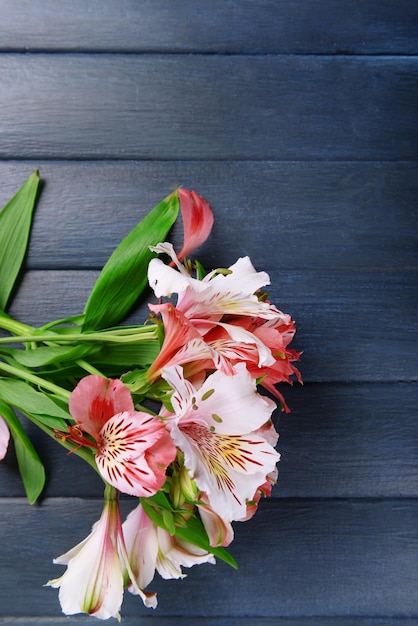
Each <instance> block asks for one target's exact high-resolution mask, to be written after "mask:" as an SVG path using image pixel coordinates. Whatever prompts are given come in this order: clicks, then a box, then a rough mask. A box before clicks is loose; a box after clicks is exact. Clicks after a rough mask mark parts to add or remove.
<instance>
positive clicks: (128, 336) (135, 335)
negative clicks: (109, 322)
mask: <svg viewBox="0 0 418 626" xmlns="http://www.w3.org/2000/svg"><path fill="white" fill-rule="evenodd" d="M0 327H1V325H0ZM138 331H139V332H138ZM138 331H136V332H129V333H125V334H120V333H117V332H115V331H113V332H107V331H104V332H97V333H71V334H68V335H60V334H57V333H44V334H39V335H38V334H36V333H34V334H31V335H19V337H18V340H19V343H32V342H36V343H53V344H58V345H59V344H66V343H74V342H77V343H96V342H99V343H131V344H133V343H137V342H140V341H146V340H149V339H157V333H156V330H155V329H154V328H151V329H149V328H146V329H144V330H142V329H138ZM9 343H16V337H0V344H9Z"/></svg>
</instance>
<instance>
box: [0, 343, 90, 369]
mask: <svg viewBox="0 0 418 626" xmlns="http://www.w3.org/2000/svg"><path fill="white" fill-rule="evenodd" d="M99 350H100V345H94V346H89V345H83V344H80V345H78V346H51V347H48V346H45V347H44V346H41V347H40V348H35V349H31V350H19V349H18V348H12V349H10V350H8V354H9V355H10V356H12V357H13V358H14V359H15V361H17V362H18V363H20V364H21V365H25V366H26V367H41V366H45V365H50V364H58V363H65V362H66V361H76V360H77V359H81V358H83V357H85V356H87V355H90V354H92V353H96V352H99Z"/></svg>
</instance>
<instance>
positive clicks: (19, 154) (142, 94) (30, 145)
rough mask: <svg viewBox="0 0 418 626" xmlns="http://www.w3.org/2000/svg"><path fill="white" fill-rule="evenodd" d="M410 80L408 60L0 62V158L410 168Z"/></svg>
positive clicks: (416, 125) (64, 58)
mask: <svg viewBox="0 0 418 626" xmlns="http://www.w3.org/2000/svg"><path fill="white" fill-rule="evenodd" d="M417 77H418V59H417V58H416V57H412V56H411V57H402V58H398V57H381V56H374V57H373V56H370V57H344V58H342V57H316V56H265V57H264V56H263V57H257V56H222V55H215V56H213V55H212V56H207V55H206V56H205V55H204V56H194V55H180V56H173V55H151V56H149V55H148V56H137V55H106V54H101V55H95V54H89V55H83V54H77V55H68V54H67V55H66V54H53V55H51V54H45V55H43V54H36V55H30V54H28V55H20V54H8V55H2V56H0V84H1V99H0V136H1V139H2V140H1V145H0V158H3V159H4V158H31V159H41V158H43V157H45V158H49V159H51V158H74V159H77V158H78V159H81V158H82V159H86V158H101V159H104V158H123V159H134V158H138V159H200V160H201V159H205V160H208V159H209V160H210V159H224V160H230V159H262V160H269V159H273V160H326V159H339V160H341V159H349V160H375V159H381V160H400V159H404V160H407V159H416V158H417V156H418V148H417V146H418V122H417V118H416V103H417V99H418V80H417ZM16 103H19V105H18V107H17V106H16Z"/></svg>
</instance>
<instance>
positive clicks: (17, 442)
mask: <svg viewBox="0 0 418 626" xmlns="http://www.w3.org/2000/svg"><path fill="white" fill-rule="evenodd" d="M0 414H1V415H2V416H3V417H4V419H5V420H6V422H7V423H8V425H9V428H10V432H11V435H12V437H13V442H14V446H15V451H16V457H17V462H18V465H19V471H20V475H21V477H22V481H23V485H24V487H25V491H26V495H27V497H28V500H29V502H30V503H31V504H33V503H34V502H35V501H36V500H37V498H38V497H39V495H40V494H41V492H42V489H43V488H44V485H45V469H44V466H43V464H42V461H41V459H40V458H39V456H38V453H37V452H36V450H35V448H34V447H33V445H32V442H31V441H30V439H29V437H28V436H27V434H26V433H25V431H24V430H23V427H22V424H21V423H20V422H19V420H18V418H17V417H16V414H15V412H14V411H13V409H12V408H11V407H10V406H8V405H7V404H5V403H4V402H1V401H0Z"/></svg>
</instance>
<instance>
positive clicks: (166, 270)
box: [148, 243, 283, 328]
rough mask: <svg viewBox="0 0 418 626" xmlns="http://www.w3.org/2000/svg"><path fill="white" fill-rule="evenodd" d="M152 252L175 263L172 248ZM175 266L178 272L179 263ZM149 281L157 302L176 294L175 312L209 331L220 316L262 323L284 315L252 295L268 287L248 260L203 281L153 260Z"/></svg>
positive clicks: (165, 246)
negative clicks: (257, 318)
mask: <svg viewBox="0 0 418 626" xmlns="http://www.w3.org/2000/svg"><path fill="white" fill-rule="evenodd" d="M153 250H154V251H156V252H164V253H168V254H170V255H171V257H172V258H173V261H175V262H176V257H175V253H174V251H173V250H172V246H171V244H166V243H164V244H159V245H158V246H155V247H153ZM176 265H177V268H178V269H180V267H179V263H178V261H177V263H176ZM148 281H149V284H150V286H151V288H152V289H153V291H154V293H155V295H156V296H157V298H161V297H163V296H171V295H172V294H173V293H176V294H178V300H177V305H176V308H177V309H178V310H179V311H181V312H182V313H183V314H184V315H185V316H186V317H187V318H188V319H189V320H191V321H192V322H193V324H194V325H195V326H196V327H199V326H203V327H205V326H206V327H208V328H210V327H211V325H210V322H213V321H219V320H220V319H221V318H222V316H223V315H250V316H257V317H260V318H262V319H276V318H277V317H278V316H282V315H283V313H281V311H279V310H278V309H276V307H274V306H273V305H271V304H269V303H267V302H263V301H261V300H259V299H258V298H257V296H256V295H255V292H256V291H257V290H259V289H260V288H261V287H263V286H264V285H269V284H270V278H269V276H268V274H267V273H266V272H257V271H256V270H255V268H254V266H253V265H252V263H251V261H250V259H249V257H242V258H240V259H238V260H237V261H236V262H235V263H234V264H233V265H231V266H230V267H229V268H228V269H227V270H226V273H225V274H224V273H217V271H216V270H214V271H213V272H211V273H209V274H207V275H206V276H205V277H204V278H203V280H198V279H196V278H193V277H192V276H189V275H188V274H187V273H186V272H182V271H178V270H176V269H174V268H172V267H169V266H168V265H166V264H165V263H163V261H161V259H152V260H151V262H150V264H149V266H148Z"/></svg>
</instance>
